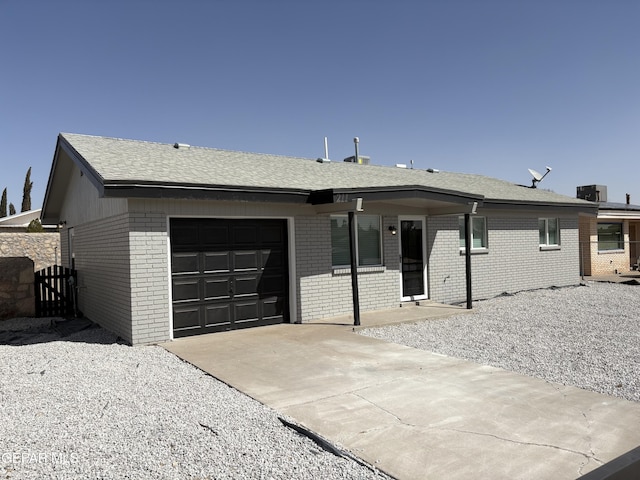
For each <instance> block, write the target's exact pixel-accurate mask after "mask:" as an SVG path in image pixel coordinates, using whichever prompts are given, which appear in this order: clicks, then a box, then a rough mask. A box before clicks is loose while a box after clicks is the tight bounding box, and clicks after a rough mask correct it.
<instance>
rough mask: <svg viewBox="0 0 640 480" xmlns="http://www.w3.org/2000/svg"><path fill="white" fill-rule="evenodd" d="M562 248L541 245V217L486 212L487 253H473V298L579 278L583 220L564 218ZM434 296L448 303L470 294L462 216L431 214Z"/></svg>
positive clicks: (431, 270)
mask: <svg viewBox="0 0 640 480" xmlns="http://www.w3.org/2000/svg"><path fill="white" fill-rule="evenodd" d="M559 222H560V229H561V232H560V241H561V246H560V249H557V250H541V249H540V246H539V236H538V217H491V216H488V217H487V228H488V247H489V248H488V250H487V253H479V254H472V256H471V277H472V293H473V298H474V299H483V298H490V297H493V296H496V295H499V294H501V293H504V292H508V293H513V292H517V291H521V290H532V289H536V288H546V287H550V286H558V287H559V286H567V285H576V284H578V283H579V282H580V268H579V250H578V220H577V217H575V218H560V219H559ZM429 242H430V243H429V245H428V247H427V250H428V251H430V252H431V253H430V258H429V266H430V269H429V285H430V294H431V295H430V297H431V299H433V300H435V301H438V302H443V303H456V302H462V301H464V300H465V299H466V277H465V257H464V254H463V253H461V252H460V248H459V233H458V218H457V217H442V218H437V217H436V218H431V219H429Z"/></svg>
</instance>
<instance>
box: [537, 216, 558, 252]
mask: <svg viewBox="0 0 640 480" xmlns="http://www.w3.org/2000/svg"><path fill="white" fill-rule="evenodd" d="M538 233H539V237H540V246H541V247H559V246H560V222H559V220H558V219H557V218H539V219H538Z"/></svg>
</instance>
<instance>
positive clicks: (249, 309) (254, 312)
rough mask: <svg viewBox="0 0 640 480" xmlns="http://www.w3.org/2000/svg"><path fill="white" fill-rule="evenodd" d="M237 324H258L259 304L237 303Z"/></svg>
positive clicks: (253, 302) (235, 310)
mask: <svg viewBox="0 0 640 480" xmlns="http://www.w3.org/2000/svg"><path fill="white" fill-rule="evenodd" d="M234 313H235V322H236V323H242V322H257V321H258V302H257V301H252V302H237V303H235V304H234Z"/></svg>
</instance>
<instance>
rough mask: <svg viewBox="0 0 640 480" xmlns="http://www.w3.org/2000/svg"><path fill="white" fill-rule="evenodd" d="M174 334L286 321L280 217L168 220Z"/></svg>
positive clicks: (282, 222)
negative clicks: (274, 218) (169, 221)
mask: <svg viewBox="0 0 640 480" xmlns="http://www.w3.org/2000/svg"><path fill="white" fill-rule="evenodd" d="M170 227H171V249H172V250H171V269H172V272H171V275H172V290H173V299H172V300H173V317H174V318H173V325H174V336H176V337H180V336H186V335H194V334H200V333H209V332H217V331H224V330H234V329H237V328H247V327H253V326H259V325H271V324H274V323H282V322H286V321H288V308H289V307H288V299H287V295H288V291H289V287H288V282H289V280H288V261H287V259H288V255H287V227H286V221H285V220H271V219H255V220H252V219H202V218H199V219H197V218H192V219H188V218H180V219H172V220H171V224H170Z"/></svg>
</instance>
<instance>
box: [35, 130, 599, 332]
mask: <svg viewBox="0 0 640 480" xmlns="http://www.w3.org/2000/svg"><path fill="white" fill-rule="evenodd" d="M351 160H352V162H328V161H326V160H325V161H322V160H321V159H318V160H317V161H316V160H312V159H304V158H293V157H283V156H275V155H264V154H255V153H245V152H235V151H226V150H218V149H212V148H198V147H191V146H188V145H183V144H175V145H170V144H160V143H151V142H142V141H132V140H122V139H115V138H105V137H94V136H86V135H77V134H61V135H60V136H59V137H58V142H57V145H56V150H55V155H54V159H53V165H52V169H51V174H50V177H49V181H48V185H47V190H46V194H45V200H44V205H43V220H44V221H46V222H48V223H55V224H58V223H59V224H60V225H62V226H63V230H62V233H61V235H62V258H63V263H65V264H67V265H73V266H74V267H75V268H76V269H77V271H78V301H79V308H80V310H81V311H82V312H83V313H84V314H85V315H86V316H87V317H89V318H90V319H91V320H93V321H95V322H97V323H99V324H101V325H102V326H104V327H105V328H107V329H109V330H111V331H113V332H116V333H117V334H119V335H120V336H121V337H122V338H123V339H125V340H126V341H128V342H130V343H132V344H140V343H151V342H160V341H165V340H169V339H172V338H176V337H181V336H186V335H194V334H200V333H207V332H214V331H220V330H229V329H235V328H242V327H249V326H258V325H267V324H273V323H280V322H292V323H293V322H308V321H311V320H314V319H319V318H325V317H331V316H335V315H342V314H350V313H352V312H353V308H354V307H353V303H352V289H351V285H352V283H351V274H350V272H351V270H350V263H351V256H350V253H349V251H350V250H349V239H350V235H349V233H350V231H352V230H350V228H349V222H348V219H349V218H353V219H354V226H355V228H354V231H356V238H355V246H356V255H355V260H356V263H357V264H358V268H357V280H358V283H359V288H358V292H359V305H360V310H361V311H367V310H378V309H388V308H393V307H398V306H399V305H401V304H402V303H403V302H409V301H410V302H415V301H419V300H426V299H432V300H434V301H437V302H444V303H457V302H464V300H465V298H466V295H467V288H466V284H467V278H468V277H467V275H466V273H465V272H466V259H467V255H466V254H465V248H464V246H465V236H464V224H463V222H462V219H463V218H464V217H463V216H464V215H465V214H470V216H469V218H470V219H471V220H470V223H471V227H472V229H471V230H472V232H471V238H472V241H471V242H470V243H471V245H470V246H471V255H470V256H469V257H470V259H471V260H470V266H471V277H470V278H472V291H473V298H475V299H481V298H488V297H492V296H495V295H499V294H501V293H503V292H515V291H520V290H527V289H535V288H545V287H550V286H565V285H575V284H577V283H579V281H580V272H579V248H578V219H579V217H580V216H582V215H591V216H593V217H595V215H596V211H597V205H595V204H593V203H592V202H588V201H584V200H579V199H575V198H570V197H567V196H563V195H558V194H555V193H552V192H548V191H544V190H540V189H534V188H528V187H524V186H518V185H514V184H511V183H508V182H505V181H501V180H497V179H493V178H489V177H484V176H480V175H468V174H457V173H448V172H438V171H437V170H431V171H426V170H418V169H415V170H414V169H406V168H395V167H384V166H374V165H366V164H361V163H366V162H364V161H360V159H358V161H357V162H353V158H352V159H351ZM359 207H361V208H359ZM474 212H475V214H474Z"/></svg>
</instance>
